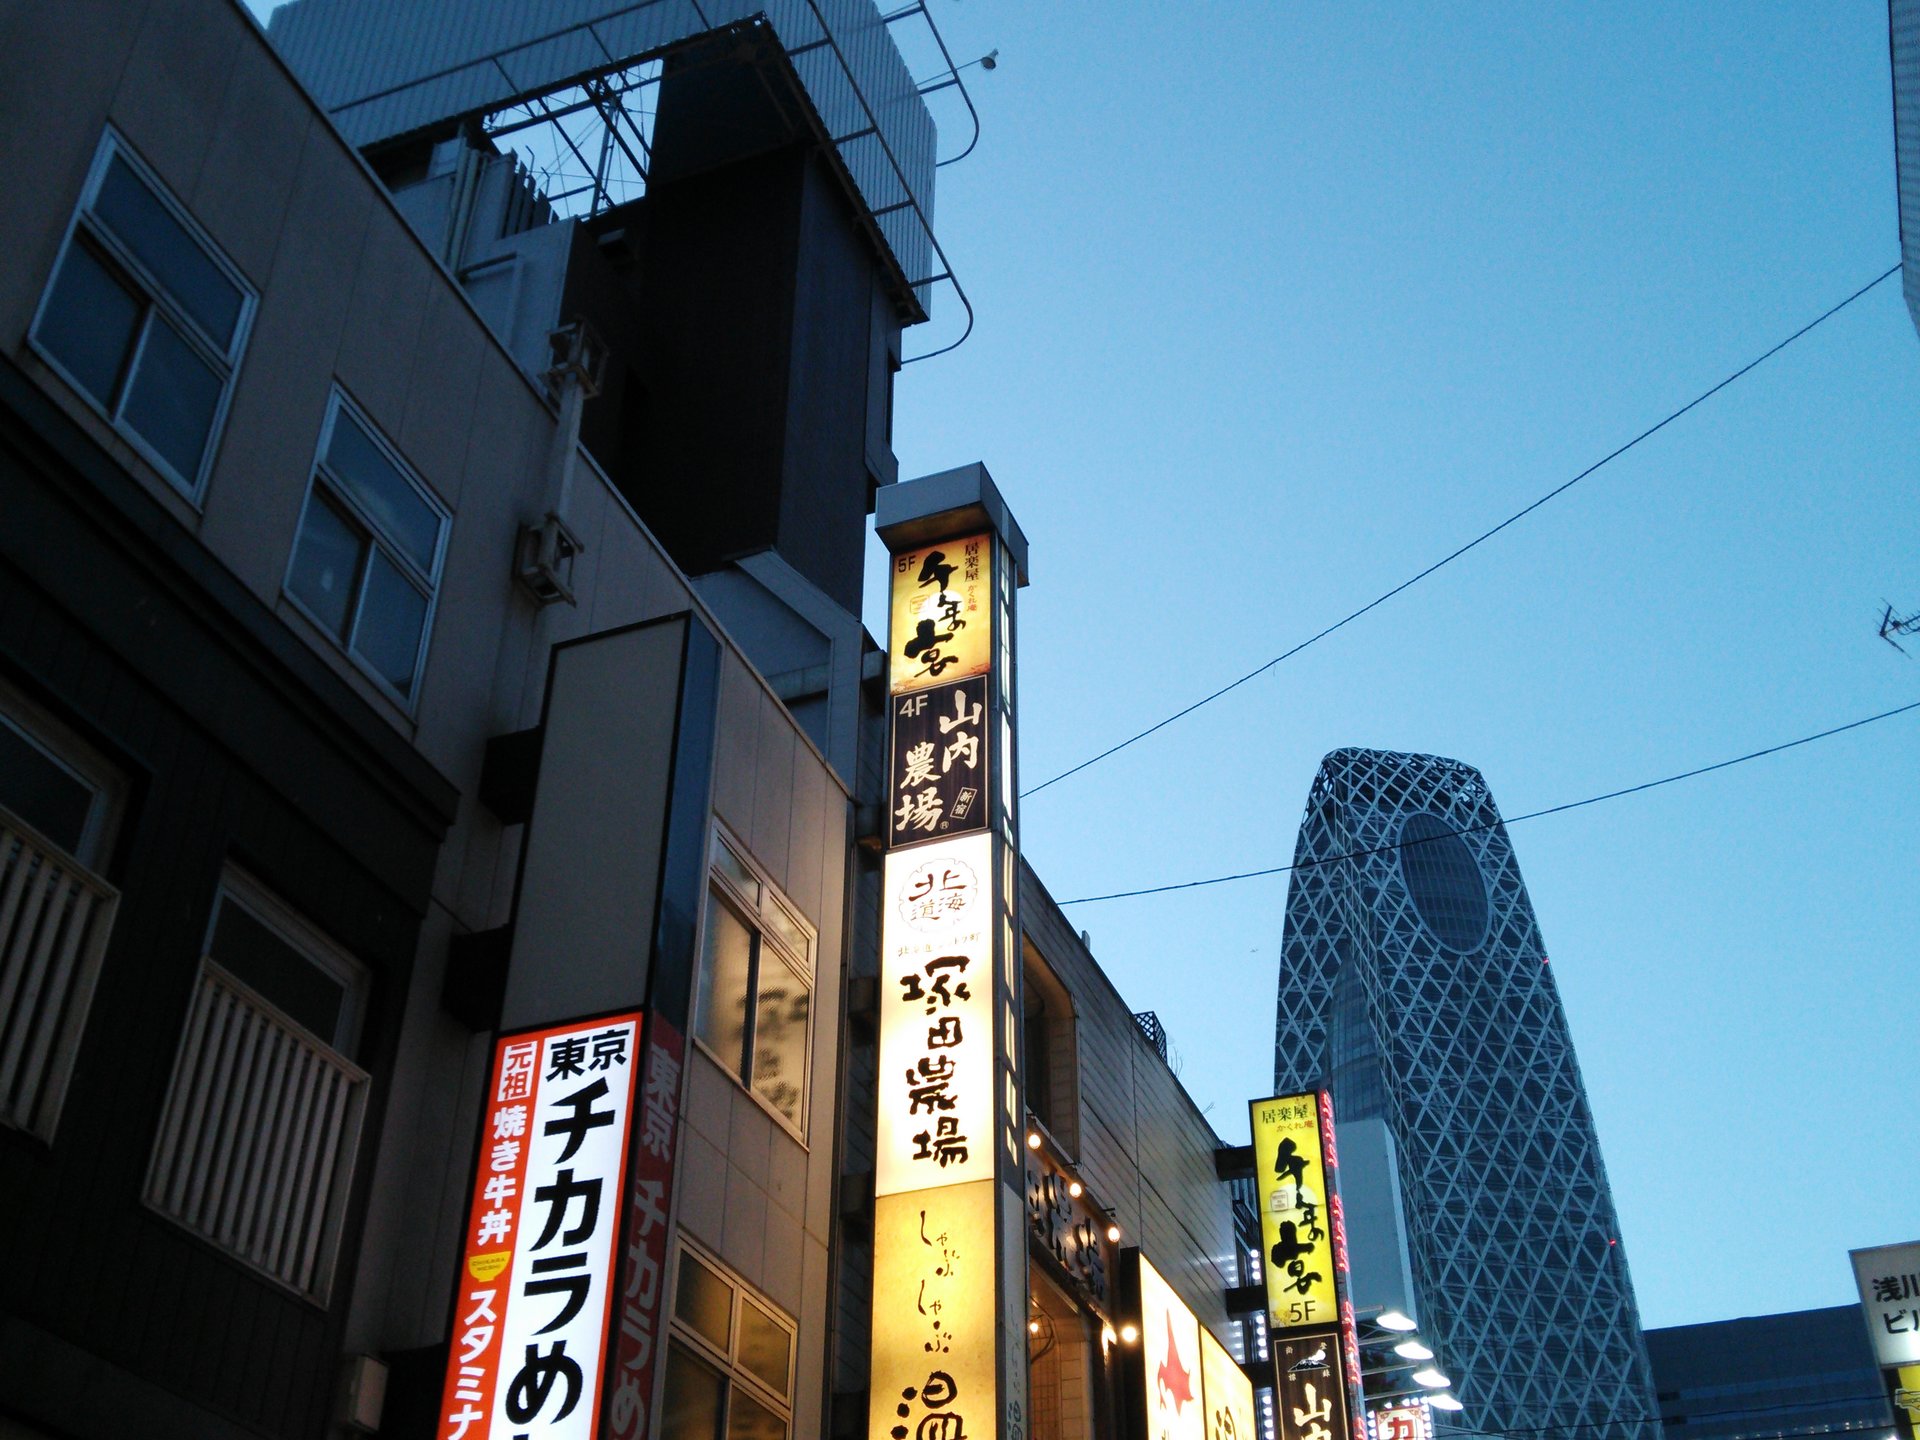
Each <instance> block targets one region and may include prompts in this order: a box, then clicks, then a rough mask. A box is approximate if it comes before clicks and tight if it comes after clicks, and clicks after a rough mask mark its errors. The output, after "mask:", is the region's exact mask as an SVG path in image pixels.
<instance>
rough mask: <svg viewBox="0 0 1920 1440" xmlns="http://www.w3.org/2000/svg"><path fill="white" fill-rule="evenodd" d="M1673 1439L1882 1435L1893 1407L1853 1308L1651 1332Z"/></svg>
mask: <svg viewBox="0 0 1920 1440" xmlns="http://www.w3.org/2000/svg"><path fill="white" fill-rule="evenodd" d="M1647 1356H1648V1358H1649V1359H1651V1360H1652V1362H1653V1381H1654V1389H1655V1390H1656V1392H1657V1393H1658V1395H1659V1399H1660V1422H1661V1425H1662V1426H1663V1433H1664V1434H1665V1435H1666V1436H1668V1437H1669V1440H1777V1437H1781V1436H1804V1435H1817V1434H1844V1433H1846V1432H1848V1431H1852V1430H1884V1429H1886V1428H1887V1427H1888V1426H1890V1425H1892V1424H1893V1414H1892V1410H1891V1407H1889V1405H1888V1403H1887V1393H1886V1389H1885V1387H1884V1384H1883V1382H1882V1380H1881V1378H1880V1370H1879V1368H1878V1366H1876V1365H1875V1363H1874V1358H1873V1346H1872V1343H1871V1341H1870V1340H1869V1339H1868V1337H1867V1328H1866V1324H1865V1322H1864V1318H1863V1317H1862V1315H1861V1312H1860V1307H1859V1306H1858V1305H1835V1306H1832V1307H1830V1308H1828V1309H1824V1310H1795V1311H1792V1312H1790V1313H1788V1314H1785V1315H1749V1316H1746V1317H1743V1318H1741V1319H1738V1320H1712V1321H1708V1322H1706V1323H1705V1324H1700V1325H1669V1326H1667V1327H1665V1328H1664V1329H1660V1330H1649V1331H1647Z"/></svg>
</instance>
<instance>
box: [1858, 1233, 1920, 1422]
mask: <svg viewBox="0 0 1920 1440" xmlns="http://www.w3.org/2000/svg"><path fill="white" fill-rule="evenodd" d="M1852 1259H1853V1278H1854V1281H1855V1283H1856V1284H1858V1285H1859V1287H1860V1306H1861V1308H1862V1309H1863V1310H1864V1311H1865V1312H1866V1321H1867V1331H1868V1333H1869V1334H1870V1335H1871V1336H1872V1337H1873V1357H1874V1359H1875V1360H1877V1361H1878V1362H1879V1364H1880V1373H1881V1374H1882V1375H1883V1376H1884V1377H1885V1379H1886V1383H1887V1394H1888V1397H1889V1398H1890V1399H1891V1400H1892V1401H1893V1418H1894V1422H1895V1424H1896V1427H1897V1432H1896V1433H1898V1434H1899V1435H1900V1436H1901V1440H1920V1241H1911V1242H1909V1243H1907V1244H1905V1245H1876V1246H1873V1247H1872V1248H1871V1249H1866V1250H1855V1251H1853V1252H1852Z"/></svg>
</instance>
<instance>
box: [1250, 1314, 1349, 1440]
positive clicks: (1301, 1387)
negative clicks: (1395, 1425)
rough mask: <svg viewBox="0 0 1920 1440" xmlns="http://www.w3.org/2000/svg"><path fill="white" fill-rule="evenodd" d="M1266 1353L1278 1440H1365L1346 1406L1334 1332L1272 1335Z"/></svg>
mask: <svg viewBox="0 0 1920 1440" xmlns="http://www.w3.org/2000/svg"><path fill="white" fill-rule="evenodd" d="M1269 1348H1270V1349H1271V1350H1272V1352H1273V1368H1274V1409H1275V1410H1276V1411H1277V1412H1278V1413H1277V1416H1276V1418H1277V1420H1278V1422H1279V1435H1280V1440H1344V1437H1345V1436H1348V1435H1356V1436H1357V1437H1358V1440H1365V1433H1366V1432H1365V1430H1364V1429H1356V1422H1357V1421H1358V1419H1359V1417H1358V1416H1356V1415H1354V1414H1353V1413H1352V1410H1351V1408H1350V1406H1349V1403H1348V1399H1349V1397H1348V1380H1347V1376H1346V1375H1345V1373H1344V1370H1345V1364H1344V1357H1343V1356H1342V1354H1341V1351H1342V1349H1343V1346H1342V1344H1341V1338H1340V1332H1339V1330H1338V1328H1336V1327H1333V1326H1329V1327H1327V1328H1326V1329H1324V1330H1322V1331H1320V1332H1319V1333H1318V1334H1308V1333H1305V1332H1303V1331H1298V1330H1296V1331H1290V1332H1288V1333H1287V1334H1285V1335H1275V1336H1273V1337H1272V1338H1271V1339H1270V1341H1269Z"/></svg>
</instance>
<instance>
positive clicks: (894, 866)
mask: <svg viewBox="0 0 1920 1440" xmlns="http://www.w3.org/2000/svg"><path fill="white" fill-rule="evenodd" d="M992 857H993V850H992V839H991V837H990V836H987V835H969V836H966V837H964V838H962V839H959V840H954V841H951V842H949V843H946V844H941V845H923V846H919V847H917V848H915V849H912V850H904V851H894V852H892V853H891V854H889V855H888V856H887V858H886V864H885V873H884V876H883V888H884V894H885V905H886V909H885V912H884V913H883V914H882V916H881V922H880V934H881V954H880V960H881V964H880V1097H879V1115H878V1139H877V1143H876V1146H875V1155H874V1193H875V1194H876V1195H891V1194H896V1193H898V1192H901V1191H907V1190H923V1189H927V1188H929V1187H931V1186H936V1185H958V1184H963V1183H966V1182H968V1181H972V1180H980V1179H991V1178H992V1177H993V1174H994V1140H993V1137H994V1086H993V1070H994V1033H993V965H994V962H993V908H992V907H993V902H992V877H991V865H992Z"/></svg>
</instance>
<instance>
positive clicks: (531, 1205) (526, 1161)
mask: <svg viewBox="0 0 1920 1440" xmlns="http://www.w3.org/2000/svg"><path fill="white" fill-rule="evenodd" d="M640 1020H641V1017H640V1015H639V1014H638V1013H629V1014H622V1015H612V1016H606V1017H603V1018H600V1019H595V1020H582V1021H572V1022H569V1023H566V1024H563V1025H556V1026H550V1027H548V1028H546V1029H542V1030H534V1031H523V1032H520V1033H517V1034H509V1035H503V1036H502V1037H501V1038H500V1039H499V1040H498V1041H496V1042H495V1045H494V1058H493V1069H492V1072H491V1076H490V1080H489V1085H488V1089H487V1101H486V1105H485V1107H484V1110H483V1112H482V1113H483V1121H482V1130H481V1136H480V1152H479V1160H478V1163H477V1164H476V1166H475V1174H474V1184H473V1201H472V1205H471V1208H470V1210H469V1214H468V1220H467V1232H466V1255H465V1261H464V1264H463V1266H462V1269H461V1274H460V1282H459V1288H458V1291H457V1299H456V1301H455V1306H454V1331H453V1347H452V1351H451V1354H450V1355H449V1357H448V1362H447V1381H446V1388H445V1391H444V1392H443V1397H442V1402H441V1409H440V1424H439V1432H438V1433H439V1436H440V1440H468V1437H472V1440H506V1437H508V1436H512V1437H515V1440H519V1437H526V1440H576V1437H577V1440H592V1437H593V1436H594V1435H595V1434H596V1433H597V1431H598V1428H599V1420H600V1408H601V1385H600V1381H601V1371H602V1363H601V1362H602V1360H603V1358H604V1357H605V1355H606V1352H607V1342H608V1335H609V1329H610V1324H611V1318H612V1314H613V1308H614V1307H613V1302H614V1284H613V1270H614V1262H615V1259H616V1255H617V1249H618V1247H617V1243H616V1242H617V1240H618V1232H619V1229H620V1222H621V1211H622V1203H621V1200H622V1196H623V1194H624V1191H623V1188H622V1187H623V1185H624V1184H625V1180H626V1152H627V1146H626V1138H627V1131H628V1125H629V1121H630V1118H631V1116H632V1111H633V1098H634V1077H635V1073H636V1071H637V1070H638V1068H639V1066H638V1064H637V1063H636V1060H637V1055H638V1051H639V1041H640Z"/></svg>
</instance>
